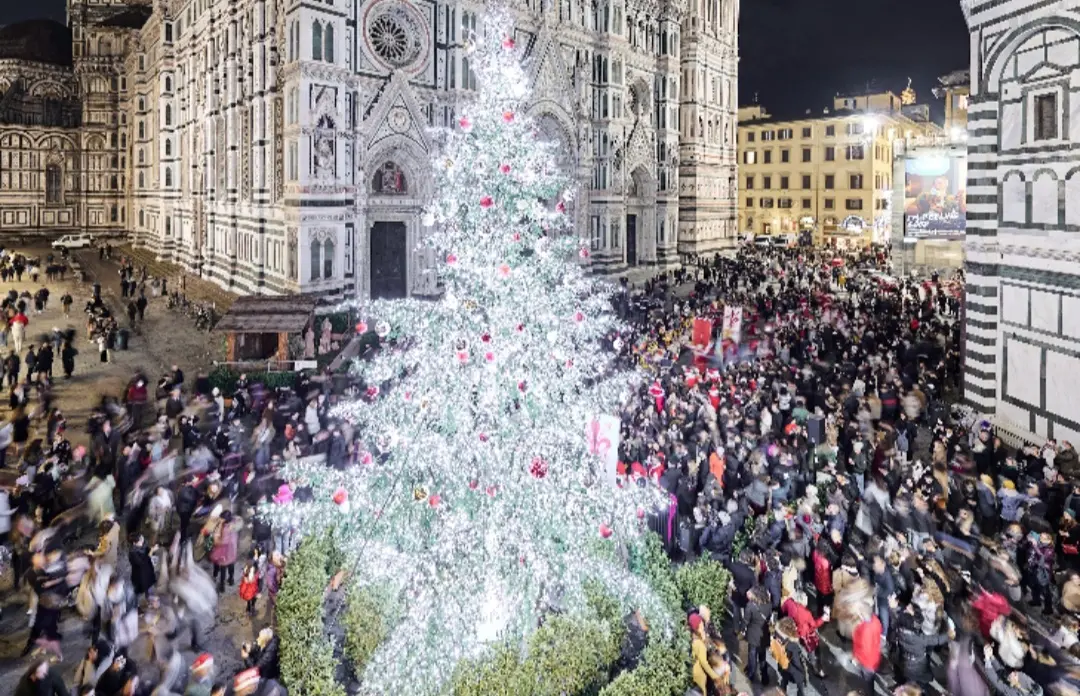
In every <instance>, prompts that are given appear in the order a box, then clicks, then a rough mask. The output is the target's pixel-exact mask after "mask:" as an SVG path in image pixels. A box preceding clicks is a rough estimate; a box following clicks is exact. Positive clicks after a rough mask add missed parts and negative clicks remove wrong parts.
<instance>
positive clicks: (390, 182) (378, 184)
mask: <svg viewBox="0 0 1080 696" xmlns="http://www.w3.org/2000/svg"><path fill="white" fill-rule="evenodd" d="M371 192H372V193H382V194H388V195H394V196H400V195H404V194H406V193H408V192H409V185H408V182H407V181H406V180H405V172H403V171H401V168H399V167H398V166H397V165H396V164H394V163H393V162H386V163H385V164H383V166H381V167H379V168H378V169H376V170H375V175H374V176H373V177H372V178H371Z"/></svg>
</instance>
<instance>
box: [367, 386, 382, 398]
mask: <svg viewBox="0 0 1080 696" xmlns="http://www.w3.org/2000/svg"><path fill="white" fill-rule="evenodd" d="M378 395H379V388H378V387H376V386H375V385H372V386H370V387H368V388H367V397H368V398H369V399H374V398H375V397H377V396H378Z"/></svg>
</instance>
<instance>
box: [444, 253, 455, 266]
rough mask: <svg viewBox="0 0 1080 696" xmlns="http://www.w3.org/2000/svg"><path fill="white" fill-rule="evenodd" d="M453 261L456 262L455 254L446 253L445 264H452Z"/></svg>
mask: <svg viewBox="0 0 1080 696" xmlns="http://www.w3.org/2000/svg"><path fill="white" fill-rule="evenodd" d="M455 263H457V254H447V255H446V265H447V266H453V265H454V264H455Z"/></svg>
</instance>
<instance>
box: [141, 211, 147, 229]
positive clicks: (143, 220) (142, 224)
mask: <svg viewBox="0 0 1080 696" xmlns="http://www.w3.org/2000/svg"><path fill="white" fill-rule="evenodd" d="M144 226H146V217H145V216H144V215H143V211H141V210H140V211H139V227H144Z"/></svg>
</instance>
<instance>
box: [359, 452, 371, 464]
mask: <svg viewBox="0 0 1080 696" xmlns="http://www.w3.org/2000/svg"><path fill="white" fill-rule="evenodd" d="M373 461H375V458H374V457H372V456H371V452H364V453H363V454H361V455H360V463H361V464H364V465H365V466H366V465H368V464H371V463H372V462H373Z"/></svg>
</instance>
